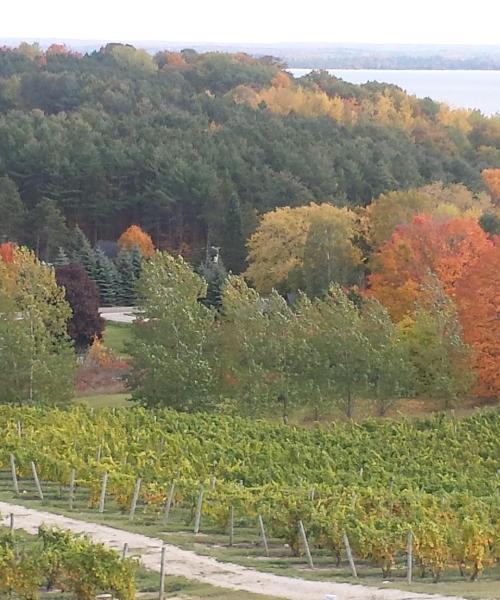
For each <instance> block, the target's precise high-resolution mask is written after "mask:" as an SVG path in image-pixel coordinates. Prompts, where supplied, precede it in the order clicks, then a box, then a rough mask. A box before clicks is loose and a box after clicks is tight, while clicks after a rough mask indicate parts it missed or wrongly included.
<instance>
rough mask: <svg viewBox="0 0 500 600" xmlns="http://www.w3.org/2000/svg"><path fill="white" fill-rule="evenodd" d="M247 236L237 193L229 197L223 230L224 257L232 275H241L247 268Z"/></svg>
mask: <svg viewBox="0 0 500 600" xmlns="http://www.w3.org/2000/svg"><path fill="white" fill-rule="evenodd" d="M245 254H246V251H245V236H244V234H243V222H242V215H241V206H240V199H239V197H238V194H237V193H236V192H233V193H232V194H231V196H230V197H229V202H228V205H227V209H226V212H225V215H224V224H223V229H222V256H223V259H224V264H225V265H226V266H227V268H228V270H229V271H230V272H231V273H235V274H238V273H241V271H242V270H243V269H244V267H245Z"/></svg>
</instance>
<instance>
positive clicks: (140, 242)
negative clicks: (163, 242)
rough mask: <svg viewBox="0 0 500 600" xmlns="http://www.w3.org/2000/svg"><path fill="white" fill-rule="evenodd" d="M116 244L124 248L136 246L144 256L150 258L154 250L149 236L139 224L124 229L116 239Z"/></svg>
mask: <svg viewBox="0 0 500 600" xmlns="http://www.w3.org/2000/svg"><path fill="white" fill-rule="evenodd" d="M118 246H119V247H120V249H125V250H133V249H134V248H136V247H137V248H139V251H140V253H141V254H142V256H143V257H145V258H150V257H151V256H153V254H154V252H155V247H154V244H153V240H152V239H151V236H149V235H148V234H147V233H146V232H145V231H143V230H142V229H141V228H140V227H139V225H131V226H130V227H129V228H128V229H126V230H125V231H124V232H123V233H122V234H121V236H120V237H119V239H118Z"/></svg>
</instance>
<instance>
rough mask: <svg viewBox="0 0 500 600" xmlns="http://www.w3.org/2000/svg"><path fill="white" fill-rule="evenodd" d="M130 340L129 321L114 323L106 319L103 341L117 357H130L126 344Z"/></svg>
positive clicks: (130, 327) (130, 329)
mask: <svg viewBox="0 0 500 600" xmlns="http://www.w3.org/2000/svg"><path fill="white" fill-rule="evenodd" d="M130 341H132V326H131V324H130V323H115V322H112V321H106V328H105V330H104V334H103V342H104V345H105V346H106V348H108V349H109V350H111V351H112V352H113V353H114V354H115V355H116V356H117V357H119V358H125V359H126V358H130V355H129V354H128V353H127V351H126V345H127V343H128V342H130Z"/></svg>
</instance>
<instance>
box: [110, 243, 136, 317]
mask: <svg viewBox="0 0 500 600" xmlns="http://www.w3.org/2000/svg"><path fill="white" fill-rule="evenodd" d="M115 266H116V269H117V271H118V289H117V295H116V302H117V304H119V305H121V306H133V305H134V304H135V286H136V282H137V275H136V270H135V269H134V262H133V255H132V252H131V251H129V250H120V252H119V253H118V255H117V257H116V259H115Z"/></svg>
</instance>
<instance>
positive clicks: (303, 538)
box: [299, 521, 314, 569]
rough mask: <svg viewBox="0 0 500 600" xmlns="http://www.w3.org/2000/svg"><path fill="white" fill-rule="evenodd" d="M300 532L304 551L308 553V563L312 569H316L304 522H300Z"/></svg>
mask: <svg viewBox="0 0 500 600" xmlns="http://www.w3.org/2000/svg"><path fill="white" fill-rule="evenodd" d="M299 532H300V536H301V538H302V543H303V544H304V550H305V552H306V556H307V562H308V563H309V566H310V567H311V569H314V563H313V559H312V556H311V550H310V548H309V542H308V541H307V536H306V530H305V529H304V523H302V521H299Z"/></svg>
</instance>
